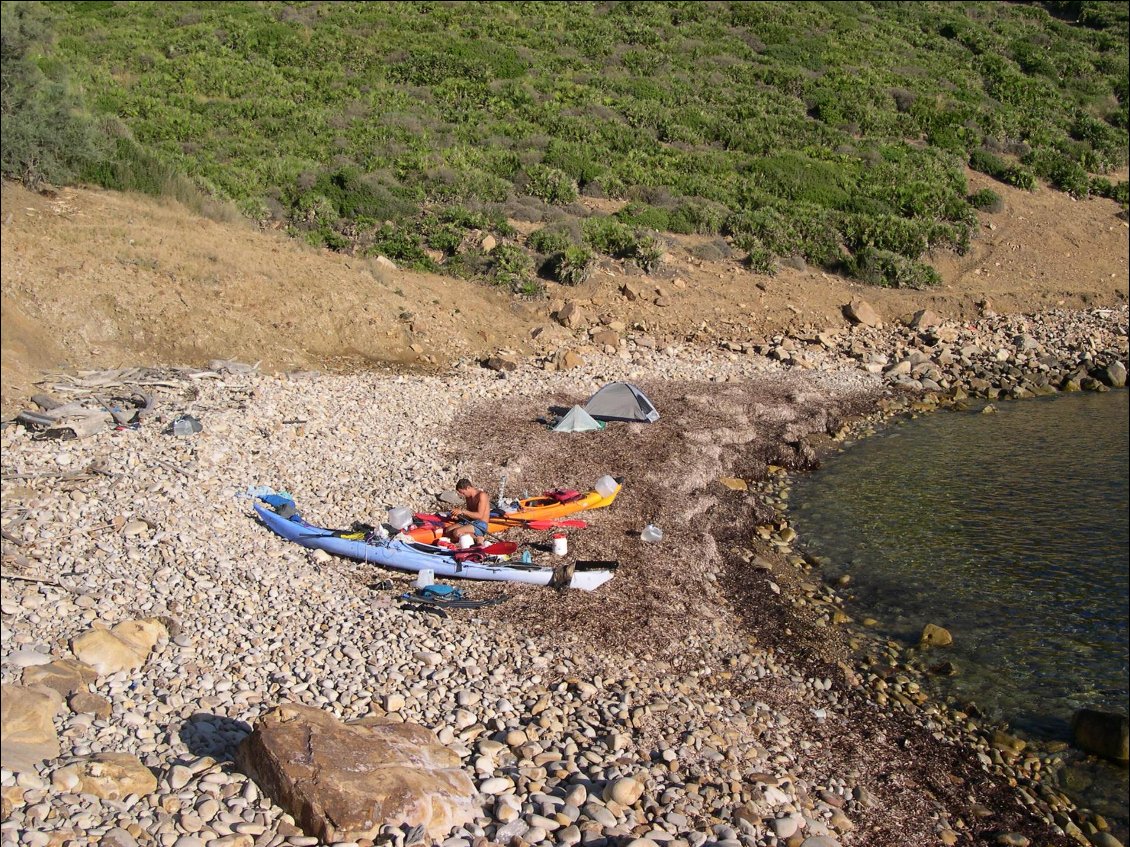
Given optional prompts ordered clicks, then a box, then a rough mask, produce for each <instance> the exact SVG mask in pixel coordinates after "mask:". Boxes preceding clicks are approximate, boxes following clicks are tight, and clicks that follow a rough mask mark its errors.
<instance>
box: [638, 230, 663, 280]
mask: <svg viewBox="0 0 1130 847" xmlns="http://www.w3.org/2000/svg"><path fill="white" fill-rule="evenodd" d="M665 252H666V250H665V249H664V247H663V242H662V241H660V240H659V236H658V235H656V234H655V233H650V232H637V233H636V234H635V243H634V244H633V246H632V252H631V259H632V261H633V262H635V263H636V264H637V265H639V267H640V268H642V269H643V271H644V273H651V272H652V271H654V270H655V269H656V268H658V267H659V265H660V263H661V262H662V261H663V254H664V253H665Z"/></svg>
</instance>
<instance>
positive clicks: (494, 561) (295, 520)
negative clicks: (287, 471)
mask: <svg viewBox="0 0 1130 847" xmlns="http://www.w3.org/2000/svg"><path fill="white" fill-rule="evenodd" d="M255 512H256V513H257V514H258V515H259V519H260V520H262V521H263V523H264V524H266V526H267V528H268V529H270V530H271V531H272V532H274V533H275V534H277V535H281V536H282V537H283V538H285V539H286V540H287V541H293V542H294V543H295V544H301V545H302V546H303V547H309V548H310V549H312V550H325V551H326V552H327V553H332V554H333V555H335V556H344V557H345V558H347V559H355V560H357V561H359V562H367V563H369V564H373V565H381V566H382V567H386V568H393V569H395V570H399V571H409V572H413V573H418V572H419V571H422V570H431V571H433V572H434V573H435V575H436V576H437V577H458V578H460V579H485V580H500V581H505V582H524V583H527V584H530V585H549V584H551V583H553V582H554V573H555V570H554V568H553V567H551V566H547V565H538V564H533V563H530V564H527V563H524V562H516V561H511V560H507V559H505V558H504V557H502V556H490V555H483V556H481V558H482V561H472V559H474V558H480V557H464V556H459V558H457V554H458V553H461V552H463V551H456V550H448V549H446V548H443V547H435V546H433V545H431V544H421V543H419V542H415V541H411V540H409V541H404V540H401V539H397V538H393V539H388V540H382V539H376V540H373V541H366V540H361V539H353V538H342V537H341V536H340V535H338V534H335V532H334V531H333V530H331V529H326V528H325V527H320V526H316V525H314V524H312V523H310V522H309V521H306V520H304V519H303V518H302V517H301V516H300V515H299V514H298V513H297V512H295V513H294V514H293V515H291V516H290V517H285V518H284V517H283V516H282V515H280V514H278V513H277V512H275V511H273V510H272V509H270V508H267V507H266V506H262V505H260V504H258V503H256V504H255ZM612 576H613V572H612V571H611V570H585V571H577V572H576V573H573V574H572V575H571V577H570V579H569V583H568V587H569V588H580V589H581V590H583V591H592V590H593V589H595V588H599V587H600V586H601V585H603V584H604V583H606V582H608V580H610V579H612Z"/></svg>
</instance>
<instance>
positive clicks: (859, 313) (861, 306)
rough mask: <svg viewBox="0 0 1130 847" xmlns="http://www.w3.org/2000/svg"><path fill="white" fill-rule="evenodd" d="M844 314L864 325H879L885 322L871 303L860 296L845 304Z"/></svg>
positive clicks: (850, 319)
mask: <svg viewBox="0 0 1130 847" xmlns="http://www.w3.org/2000/svg"><path fill="white" fill-rule="evenodd" d="M844 316H845V317H846V318H847V319H848V320H849V321H851V322H852V323H855V324H862V325H863V326H879V325H880V324H881V323H882V322H883V321H882V319H881V318H880V317H879V314H878V312H876V311H875V309H874V307H873V306H872V305H871V304H870V303H868V302H867V301H866V300H860V299H858V298H857V299H855V300H852V301H851V302H850V303H848V304H847V305H846V306H844Z"/></svg>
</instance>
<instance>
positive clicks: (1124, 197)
mask: <svg viewBox="0 0 1130 847" xmlns="http://www.w3.org/2000/svg"><path fill="white" fill-rule="evenodd" d="M1091 193H1092V194H1094V195H1095V196H1096V197H1106V198H1108V199H1110V200H1114V201H1115V202H1116V203H1121V204H1122V205H1123V206H1125V205H1126V204H1127V203H1128V202H1130V183H1128V182H1127V181H1126V180H1122V181H1121V182H1117V183H1113V184H1112V183H1111V181H1110V180H1109V179H1107V178H1106V177H1101V176H1096V177H1092V178H1091Z"/></svg>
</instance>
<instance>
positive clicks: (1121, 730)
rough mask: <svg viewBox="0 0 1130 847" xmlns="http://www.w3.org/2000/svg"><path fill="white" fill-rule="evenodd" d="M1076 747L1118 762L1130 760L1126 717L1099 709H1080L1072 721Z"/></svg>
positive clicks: (1128, 730) (1129, 742)
mask: <svg viewBox="0 0 1130 847" xmlns="http://www.w3.org/2000/svg"><path fill="white" fill-rule="evenodd" d="M1071 732H1072V735H1073V736H1074V738H1075V746H1076V747H1079V748H1080V749H1081V750H1086V751H1087V752H1088V753H1094V754H1095V755H1097V756H1102V757H1103V758H1105V759H1113V760H1115V761H1118V762H1125V761H1127V760H1130V729H1128V726H1127V719H1126V715H1120V714H1118V713H1116V712H1104V711H1101V710H1099V709H1080V710H1079V711H1078V712H1076V713H1075V715H1074V717H1072V719H1071Z"/></svg>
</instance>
